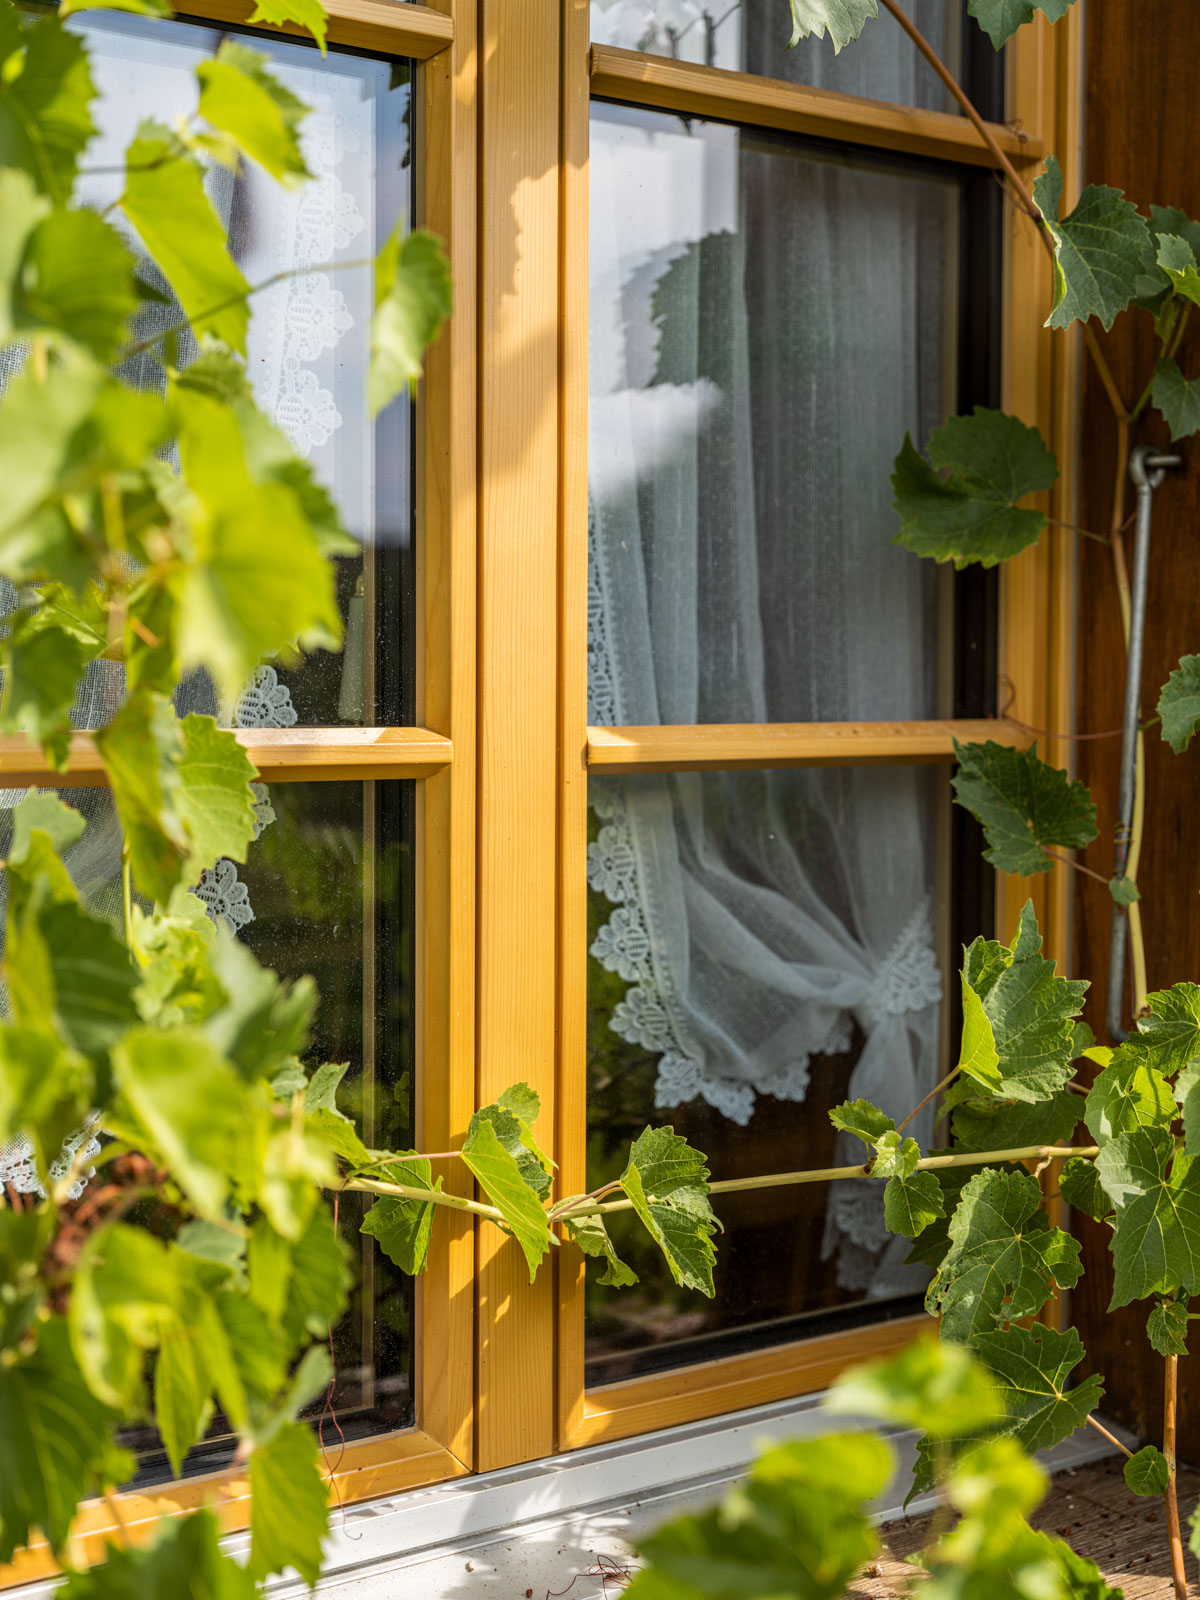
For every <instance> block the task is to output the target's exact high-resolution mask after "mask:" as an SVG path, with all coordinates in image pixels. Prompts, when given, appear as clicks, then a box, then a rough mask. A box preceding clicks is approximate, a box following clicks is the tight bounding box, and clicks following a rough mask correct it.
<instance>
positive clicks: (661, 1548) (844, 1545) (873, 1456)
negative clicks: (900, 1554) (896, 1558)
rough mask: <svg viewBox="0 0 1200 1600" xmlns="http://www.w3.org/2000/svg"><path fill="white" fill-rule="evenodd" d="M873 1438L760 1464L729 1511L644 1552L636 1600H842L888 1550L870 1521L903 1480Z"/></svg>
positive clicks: (672, 1527)
mask: <svg viewBox="0 0 1200 1600" xmlns="http://www.w3.org/2000/svg"><path fill="white" fill-rule="evenodd" d="M893 1466H894V1460H893V1456H892V1452H891V1450H890V1449H889V1447H888V1446H887V1445H886V1444H885V1443H884V1442H883V1440H882V1439H877V1438H876V1437H875V1436H874V1435H873V1434H869V1433H842V1434H824V1435H821V1436H819V1437H817V1438H813V1439H800V1440H795V1441H793V1442H792V1443H789V1444H784V1445H778V1446H776V1447H775V1448H774V1449H773V1450H768V1451H767V1452H766V1453H765V1454H764V1455H762V1456H760V1457H759V1459H758V1461H757V1462H756V1463H755V1465H754V1466H753V1468H752V1469H751V1471H750V1475H749V1477H748V1478H747V1479H746V1480H745V1482H744V1483H743V1484H741V1485H739V1487H738V1489H737V1490H736V1491H735V1495H734V1497H731V1500H730V1501H729V1502H727V1503H726V1504H725V1505H718V1506H713V1507H711V1508H710V1509H708V1510H706V1511H702V1512H698V1513H692V1514H690V1515H685V1516H682V1517H678V1518H676V1519H675V1520H674V1521H673V1522H669V1523H667V1524H666V1526H665V1527H660V1528H658V1529H656V1530H655V1532H654V1533H652V1534H650V1535H649V1536H648V1537H646V1538H643V1539H642V1540H641V1541H640V1544H639V1550H640V1553H641V1555H642V1556H643V1557H645V1559H646V1560H647V1562H648V1563H649V1567H648V1568H644V1569H643V1570H642V1571H640V1572H639V1573H638V1574H637V1575H636V1577H635V1578H634V1580H633V1582H632V1583H631V1584H630V1585H629V1587H628V1588H627V1589H626V1590H625V1591H624V1592H625V1594H626V1596H628V1600H754V1597H761V1600H766V1597H768V1596H778V1597H780V1600H782V1597H784V1596H786V1597H788V1600H792V1597H803V1600H837V1597H838V1596H840V1595H841V1594H843V1593H844V1592H845V1590H846V1587H847V1585H848V1584H849V1583H850V1581H851V1579H852V1578H853V1576H854V1574H855V1572H857V1571H858V1569H859V1568H860V1567H861V1566H862V1564H863V1563H864V1562H865V1561H868V1560H870V1558H871V1556H872V1555H874V1553H875V1551H876V1549H877V1548H878V1536H877V1534H876V1532H875V1530H874V1528H873V1527H872V1526H871V1523H870V1520H869V1519H868V1517H867V1515H866V1507H867V1503H868V1502H869V1501H870V1499H871V1497H872V1496H873V1495H875V1494H878V1493H880V1492H881V1491H882V1489H883V1487H884V1485H885V1484H886V1483H887V1481H888V1478H889V1476H890V1475H891V1472H892V1470H893Z"/></svg>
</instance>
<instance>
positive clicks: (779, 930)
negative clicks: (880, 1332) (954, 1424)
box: [587, 767, 946, 1383]
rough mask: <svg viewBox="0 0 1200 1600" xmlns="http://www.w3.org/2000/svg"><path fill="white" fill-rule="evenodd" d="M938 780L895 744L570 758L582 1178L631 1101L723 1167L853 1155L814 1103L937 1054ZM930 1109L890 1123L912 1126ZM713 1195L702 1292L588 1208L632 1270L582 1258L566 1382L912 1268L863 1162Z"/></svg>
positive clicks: (639, 1119)
mask: <svg viewBox="0 0 1200 1600" xmlns="http://www.w3.org/2000/svg"><path fill="white" fill-rule="evenodd" d="M944 784H945V780H944V776H943V775H941V774H940V773H938V772H937V771H935V770H934V769H928V768H900V767H884V768H849V767H845V768H823V769H807V770H805V769H796V770H785V771H770V772H731V773H677V774H671V775H664V776H639V777H636V778H621V779H604V780H592V783H591V785H590V789H589V795H590V799H591V803H592V813H591V825H592V841H591V844H590V846H589V850H588V879H589V884H590V887H591V895H590V901H589V905H590V924H589V931H590V935H591V942H590V958H589V961H588V1008H589V1021H588V1174H587V1183H588V1188H589V1189H591V1188H595V1187H598V1186H599V1185H601V1184H603V1183H605V1182H608V1181H610V1180H611V1179H612V1178H614V1177H616V1176H618V1175H619V1173H620V1171H621V1166H622V1164H623V1162H624V1159H625V1153H626V1152H627V1150H628V1145H629V1141H630V1140H631V1139H632V1138H636V1136H637V1135H638V1134H639V1133H640V1132H641V1131H642V1129H643V1128H644V1127H645V1126H646V1125H647V1123H653V1124H661V1123H671V1124H672V1125H673V1126H674V1127H675V1130H676V1131H677V1132H678V1133H682V1134H684V1135H685V1136H686V1137H687V1138H688V1140H689V1141H690V1142H691V1143H693V1144H694V1145H696V1146H697V1147H698V1148H699V1149H701V1150H703V1151H704V1152H705V1154H706V1155H707V1157H708V1162H709V1167H710V1170H711V1172H712V1174H713V1176H714V1178H733V1177H743V1176H749V1175H751V1174H761V1173H770V1172H788V1171H796V1170H799V1169H800V1168H805V1167H822V1166H834V1165H842V1164H848V1163H851V1162H856V1161H858V1160H860V1159H861V1147H859V1146H858V1144H857V1142H856V1141H854V1140H852V1139H850V1138H849V1137H848V1136H847V1135H835V1134H834V1132H833V1129H832V1127H831V1126H830V1123H829V1119H828V1115H827V1113H828V1111H829V1108H830V1107H831V1106H834V1105H837V1104H839V1103H840V1102H841V1101H843V1100H845V1099H847V1098H849V1099H854V1098H856V1097H857V1096H859V1095H865V1096H866V1097H867V1098H868V1099H870V1100H872V1101H873V1102H874V1103H875V1104H877V1105H880V1106H882V1107H883V1108H884V1109H885V1110H886V1111H888V1112H889V1113H890V1114H891V1115H893V1116H894V1117H895V1119H896V1120H897V1121H900V1120H902V1119H903V1118H904V1117H905V1116H907V1114H908V1112H909V1111H911V1110H912V1109H913V1107H914V1106H915V1105H916V1104H917V1102H918V1101H919V1100H920V1099H921V1098H922V1097H923V1095H924V1094H925V1093H926V1092H927V1091H928V1090H929V1089H930V1088H931V1087H932V1086H933V1084H934V1083H935V1082H936V1081H937V1076H938V1048H939V1026H940V1014H941V1005H940V1001H941V995H942V977H941V967H942V961H941V958H940V950H941V945H942V936H941V933H940V929H941V927H942V926H943V925H944V924H943V918H944V911H945V894H946V891H945V872H944V869H943V866H942V861H941V850H940V845H939V841H940V840H941V838H942V837H943V830H942V829H941V828H940V827H939V823H938V808H939V803H940V802H942V801H944V799H945V792H944ZM932 1122H933V1112H932V1109H929V1110H927V1111H925V1112H923V1113H922V1114H921V1115H920V1116H919V1117H918V1118H917V1119H916V1121H915V1122H914V1123H913V1124H912V1132H913V1134H914V1136H915V1137H916V1138H917V1139H918V1140H919V1141H920V1142H921V1143H922V1144H923V1145H928V1143H929V1141H930V1135H931V1133H932ZM714 1204H715V1209H716V1212H717V1215H718V1217H719V1218H720V1220H721V1222H722V1223H723V1224H724V1226H725V1230H726V1231H725V1232H724V1233H723V1234H721V1235H719V1236H718V1239H717V1261H718V1266H717V1275H716V1283H717V1298H716V1300H715V1301H708V1300H705V1299H704V1298H703V1297H701V1296H699V1295H696V1294H692V1293H691V1292H684V1291H682V1290H679V1289H677V1288H676V1287H675V1286H674V1285H673V1284H672V1283H671V1281H670V1278H669V1276H668V1274H667V1271H666V1267H665V1265H664V1264H663V1263H662V1261H661V1258H659V1257H658V1256H657V1253H656V1250H655V1248H654V1247H653V1246H652V1245H651V1244H650V1243H649V1242H648V1241H647V1240H646V1238H645V1236H644V1235H640V1236H639V1234H638V1231H637V1228H636V1226H635V1225H634V1224H633V1223H632V1221H631V1219H629V1218H627V1217H624V1216H622V1214H621V1213H614V1214H613V1215H612V1217H611V1218H610V1219H609V1220H610V1221H611V1222H612V1223H613V1225H614V1226H613V1234H614V1239H615V1242H616V1244H617V1249H618V1251H619V1252H621V1253H622V1255H624V1256H625V1259H627V1260H628V1261H629V1263H630V1265H631V1266H632V1267H633V1268H634V1270H635V1271H636V1272H637V1273H638V1275H639V1278H640V1279H641V1282H640V1284H639V1285H638V1286H637V1287H636V1288H633V1289H623V1290H613V1289H607V1288H601V1287H600V1286H599V1285H598V1284H597V1283H596V1282H595V1279H596V1277H597V1276H598V1273H597V1272H595V1271H593V1264H592V1263H590V1262H589V1264H588V1274H589V1283H588V1291H587V1330H588V1332H587V1337H588V1346H587V1352H588V1363H589V1381H591V1382H593V1383H596V1382H605V1381H611V1380H612V1379H614V1378H617V1377H619V1376H622V1375H625V1374H627V1373H630V1372H635V1371H644V1370H647V1369H649V1368H652V1367H655V1366H670V1365H679V1364H683V1363H685V1362H690V1361H695V1360H701V1359H707V1358H708V1357H710V1356H714V1355H718V1354H724V1353H732V1351H733V1350H735V1349H738V1348H743V1347H746V1346H748V1345H756V1344H763V1343H774V1342H778V1341H780V1340H786V1339H794V1338H799V1337H801V1336H803V1335H805V1334H807V1333H810V1332H813V1331H818V1330H819V1329H820V1328H821V1327H822V1326H830V1325H840V1324H842V1323H844V1322H845V1321H846V1320H848V1319H849V1320H862V1319H863V1318H864V1317H870V1318H875V1317H878V1316H879V1315H888V1314H895V1313H898V1312H907V1311H909V1310H911V1309H913V1307H914V1300H913V1297H914V1296H915V1295H919V1294H920V1292H921V1290H922V1288H923V1285H924V1277H923V1273H922V1269H920V1268H913V1267H908V1266H906V1265H905V1264H904V1263H905V1256H906V1254H907V1250H908V1243H907V1241H906V1240H903V1239H899V1240H896V1239H892V1238H891V1237H890V1236H889V1235H888V1234H887V1233H886V1231H885V1230H884V1228H883V1211H882V1199H881V1195H880V1193H879V1192H878V1187H877V1186H875V1185H867V1184H864V1183H859V1182H845V1183H842V1184H835V1185H831V1186H830V1185H805V1186H798V1187H793V1188H784V1189H769V1190H762V1191H754V1192H749V1193H742V1194H738V1195H733V1196H729V1197H719V1198H718V1199H717V1200H716V1201H715V1202H714ZM627 1252H628V1253H627Z"/></svg>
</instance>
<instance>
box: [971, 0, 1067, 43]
mask: <svg viewBox="0 0 1200 1600" xmlns="http://www.w3.org/2000/svg"><path fill="white" fill-rule="evenodd" d="M1071 3H1072V0H968V3H967V10H968V11H969V12H970V14H971V16H973V17H974V18H975V20H976V22H977V23H978V24H979V26H980V27H981V28H982V29H983V31H984V33H986V34H987V36H988V38H989V39H990V40H991V41H992V44H993V46H994V47H995V49H997V50H999V49H1001V48H1002V47H1003V46H1004V45H1006V44H1007V43H1008V41H1009V40H1010V39H1011V38H1012V36H1013V34H1014V33H1016V31H1017V29H1018V28H1021V27H1023V26H1024V25H1025V23H1027V22H1032V21H1033V19H1034V16H1035V15H1036V13H1037V12H1039V11H1041V12H1043V13H1044V14H1045V15H1046V16H1047V17H1049V19H1050V21H1051V22H1057V21H1058V20H1059V18H1060V17H1065V16H1066V14H1067V12H1068V11H1069V10H1070V8H1071Z"/></svg>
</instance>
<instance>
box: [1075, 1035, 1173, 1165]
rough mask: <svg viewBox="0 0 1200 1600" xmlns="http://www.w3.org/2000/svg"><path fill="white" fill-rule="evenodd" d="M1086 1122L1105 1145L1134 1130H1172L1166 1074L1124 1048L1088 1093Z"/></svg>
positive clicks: (1171, 1106) (1171, 1113) (1097, 1139)
mask: <svg viewBox="0 0 1200 1600" xmlns="http://www.w3.org/2000/svg"><path fill="white" fill-rule="evenodd" d="M1083 1120H1084V1121H1085V1122H1086V1123H1087V1126H1088V1132H1089V1133H1090V1134H1091V1136H1092V1138H1093V1139H1095V1141H1096V1143H1097V1144H1100V1145H1103V1144H1107V1143H1108V1141H1109V1140H1110V1139H1112V1138H1113V1137H1114V1136H1115V1135H1116V1134H1118V1133H1128V1132H1129V1131H1130V1130H1131V1129H1133V1128H1169V1127H1170V1126H1171V1123H1172V1122H1173V1121H1174V1120H1175V1101H1174V1098H1173V1096H1172V1094H1171V1090H1170V1088H1169V1086H1168V1084H1167V1081H1166V1079H1165V1078H1164V1077H1163V1075H1162V1074H1161V1073H1160V1072H1159V1071H1157V1069H1156V1068H1154V1067H1152V1066H1150V1065H1149V1064H1148V1063H1147V1062H1146V1061H1145V1060H1144V1058H1143V1057H1142V1056H1141V1055H1140V1054H1139V1053H1137V1052H1136V1051H1132V1050H1129V1049H1127V1048H1125V1047H1122V1048H1121V1049H1120V1050H1118V1051H1117V1052H1116V1054H1115V1055H1114V1056H1113V1059H1112V1060H1111V1061H1110V1062H1109V1064H1108V1066H1107V1067H1105V1068H1104V1070H1103V1072H1101V1073H1100V1075H1099V1077H1098V1078H1097V1079H1096V1081H1095V1083H1094V1084H1093V1085H1092V1087H1091V1089H1090V1090H1089V1091H1088V1096H1087V1099H1086V1100H1085V1101H1084V1107H1083Z"/></svg>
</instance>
